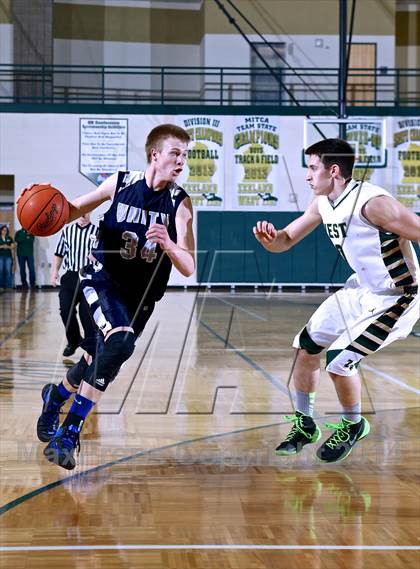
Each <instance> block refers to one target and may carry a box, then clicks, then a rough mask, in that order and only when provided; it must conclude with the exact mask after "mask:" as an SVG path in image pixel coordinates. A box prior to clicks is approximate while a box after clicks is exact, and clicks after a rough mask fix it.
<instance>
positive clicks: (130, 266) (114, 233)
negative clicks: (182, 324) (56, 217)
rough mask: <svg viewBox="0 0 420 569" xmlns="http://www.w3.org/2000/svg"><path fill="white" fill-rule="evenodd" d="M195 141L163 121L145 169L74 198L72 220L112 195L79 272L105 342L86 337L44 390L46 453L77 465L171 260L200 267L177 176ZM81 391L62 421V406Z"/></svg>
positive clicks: (187, 270)
mask: <svg viewBox="0 0 420 569" xmlns="http://www.w3.org/2000/svg"><path fill="white" fill-rule="evenodd" d="M189 141H190V137H189V135H188V133H187V132H186V131H185V130H183V129H182V128H180V127H178V126H175V125H172V124H163V125H160V126H157V127H156V128H154V129H153V130H152V131H151V132H150V133H149V135H148V137H147V140H146V154H147V167H146V170H145V172H138V171H131V172H117V173H115V174H113V175H112V176H110V177H109V178H108V179H107V180H105V181H104V182H103V183H102V184H101V185H100V186H99V187H98V189H97V190H95V191H94V192H91V193H88V194H85V195H83V196H80V197H79V198H77V199H75V200H74V201H73V202H71V204H70V219H69V222H70V221H72V220H74V219H77V218H78V217H80V216H81V215H84V214H86V213H87V212H90V211H92V210H93V209H95V208H96V207H98V206H99V205H101V204H102V203H104V202H106V201H111V206H110V208H109V210H108V211H107V212H106V213H105V215H104V218H103V219H102V221H101V222H100V224H99V229H98V234H97V238H96V242H95V244H94V246H93V248H92V255H93V264H92V265H89V266H87V267H85V268H84V269H82V271H81V277H80V278H81V287H82V289H83V293H84V295H85V297H86V300H87V302H88V304H89V306H90V309H91V312H92V315H93V318H94V320H95V322H96V324H97V327H98V329H99V330H100V337H101V338H102V341H101V342H100V343H99V347H97V345H95V341H92V342H91V343H90V345H89V342H87V343H85V349H86V353H85V355H84V356H83V357H82V358H81V360H80V361H79V362H78V363H77V364H76V365H75V366H73V367H72V368H71V369H70V370H69V371H68V373H67V376H66V377H65V379H64V380H63V381H62V382H61V383H60V384H59V385H54V384H48V385H46V386H44V388H43V391H42V399H43V403H44V404H43V409H42V414H41V416H40V417H39V420H38V427H37V433H38V438H39V439H40V440H41V441H44V442H49V444H48V445H47V447H46V448H45V450H44V455H45V456H46V458H47V459H48V460H49V461H50V462H53V463H55V464H58V465H60V466H62V467H63V468H66V469H68V470H71V469H73V468H74V467H75V465H76V462H75V458H74V450H75V449H76V447H79V435H80V432H81V430H82V427H83V424H84V423H85V420H86V417H87V415H88V414H89V412H90V411H91V410H92V408H93V407H94V405H95V404H96V403H97V402H98V401H99V399H100V398H101V396H102V395H103V393H104V392H105V390H106V389H107V387H108V385H109V383H110V382H111V381H113V380H114V379H115V377H116V375H117V374H118V371H119V369H120V367H121V365H122V364H123V363H124V362H125V361H126V360H127V359H128V358H129V357H130V356H131V355H132V353H133V351H134V347H135V340H136V338H137V337H138V336H139V334H141V332H142V331H143V329H144V327H145V325H146V323H147V321H148V320H149V318H150V316H151V314H152V312H153V309H154V306H155V303H156V302H157V301H158V300H160V299H161V298H162V296H163V294H164V292H165V290H166V286H167V283H168V280H169V275H170V272H171V268H172V266H175V267H176V268H177V269H178V271H179V272H180V273H181V274H183V275H184V276H191V275H192V273H193V272H194V270H195V253H194V249H195V244H194V235H193V231H192V220H193V213H192V204H191V200H190V198H189V197H188V195H187V194H186V192H185V191H184V190H183V189H182V188H181V187H179V186H178V185H177V184H176V182H175V180H176V179H177V177H178V176H179V175H180V174H181V172H182V170H183V167H184V164H185V160H186V156H187V146H188V143H189ZM74 393H76V395H75V398H74V401H73V403H72V405H71V407H70V411H69V413H68V415H67V417H66V418H65V420H64V422H63V424H62V425H61V426H60V427H59V412H60V409H61V407H62V406H63V404H64V402H65V401H66V400H67V399H69V398H70V397H71V396H72V395H73V394H74Z"/></svg>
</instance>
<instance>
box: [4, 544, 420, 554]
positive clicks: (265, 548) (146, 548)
mask: <svg viewBox="0 0 420 569" xmlns="http://www.w3.org/2000/svg"><path fill="white" fill-rule="evenodd" d="M167 549H170V550H195V551H196V550H199V551H203V550H222V551H223V550H244V549H245V550H248V551H253V550H256V551H261V550H263V551H302V550H304V551H319V550H323V551H326V550H334V551H420V546H417V545H265V544H255V545H252V544H242V543H237V544H235V543H233V544H230V543H229V544H223V543H222V544H191V545H188V544H182V545H176V544H174V545H171V544H138V545H135V544H133V545H131V544H130V545H124V544H119V545H49V546H48V545H30V546H24V545H21V546H1V547H0V551H1V552H4V553H7V552H18V551H69V550H71V551H120V550H124V551H129V550H132V551H133V550H134V551H150V550H155V551H162V550H167Z"/></svg>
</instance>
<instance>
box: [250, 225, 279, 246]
mask: <svg viewBox="0 0 420 569" xmlns="http://www.w3.org/2000/svg"><path fill="white" fill-rule="evenodd" d="M253 231H254V235H255V239H256V240H257V241H259V242H260V243H261V245H270V244H271V243H273V241H274V240H275V238H276V237H277V230H276V228H275V227H274V225H273V224H272V223H269V222H268V221H257V225H255V226H254V227H253Z"/></svg>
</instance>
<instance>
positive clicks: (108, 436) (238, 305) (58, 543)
mask: <svg viewBox="0 0 420 569" xmlns="http://www.w3.org/2000/svg"><path fill="white" fill-rule="evenodd" d="M323 298H324V296H321V295H311V294H306V295H303V294H281V295H279V294H275V295H272V296H267V295H264V294H250V295H244V294H225V295H222V294H216V293H209V294H207V295H204V294H201V295H198V296H197V295H196V293H193V292H169V293H167V295H166V296H165V298H164V299H163V300H162V301H161V302H160V303H159V305H158V308H157V310H156V311H155V314H154V315H153V317H152V319H151V321H150V322H149V324H148V326H147V328H146V331H145V333H144V334H143V336H142V338H141V339H140V340H139V342H138V344H137V348H136V352H135V355H134V356H133V357H132V359H131V360H130V361H129V362H127V364H126V365H125V366H124V368H123V370H122V372H121V375H120V377H119V378H118V380H117V381H115V382H114V383H113V384H112V385H111V387H110V388H109V390H108V391H107V393H106V395H105V396H104V398H103V400H102V401H101V403H100V404H99V406H98V408H97V410H96V413H95V414H94V415H92V416H91V417H90V418H89V420H88V422H87V424H86V428H85V430H84V432H83V435H82V441H81V442H82V449H81V453H80V455H79V457H78V461H79V465H78V467H77V468H76V470H74V471H73V472H68V471H65V470H62V469H60V468H59V467H56V466H54V465H52V464H50V463H48V462H47V461H46V460H45V459H44V457H43V455H42V450H43V447H44V445H43V444H42V443H40V442H38V440H37V438H36V433H35V425H36V420H37V417H38V415H39V412H40V409H41V397H40V391H41V388H42V386H43V385H44V384H45V383H47V382H51V381H58V380H59V379H60V377H62V376H63V374H64V373H65V371H66V368H67V366H69V365H71V363H72V361H73V362H74V361H76V357H79V356H80V355H81V354H79V353H76V354H75V356H74V357H73V358H70V360H64V361H63V359H62V357H61V352H62V350H63V347H64V345H65V337H64V333H63V326H62V324H61V321H60V318H59V314H58V296H57V293H56V292H35V293H24V292H8V293H4V294H3V295H1V296H0V411H1V413H0V426H1V433H2V435H1V442H0V457H1V497H2V499H1V505H2V507H0V567H2V568H3V567H4V568H9V567H10V568H12V567H13V568H16V569H18V568H28V569H34V568H43V569H45V568H47V567H48V568H49V567H54V568H59V569H67V568H83V569H86V568H101V569H102V568H111V567H112V568H120V567H121V568H132V567H133V568H134V567H136V568H137V567H146V568H165V569H166V568H177V569H178V568H180V569H189V568H203V569H208V568H212V569H216V568H217V569H225V568H226V569H230V568H232V569H236V568H237V569H248V568H249V569H251V568H253V569H263V568H276V569H278V568H285V569H295V568H296V569H297V568H299V569H302V568H304V569H311V568H314V569H318V568H326V569H330V568H331V569H334V568H343V569H344V568H351V569H362V568H363V569H370V568H372V569H373V568H375V569H376V568H377V567H381V569H388V568H389V569H396V568H400V567H401V568H403V567H404V568H418V567H419V564H420V547H419V545H420V544H419V533H420V532H419V529H420V523H419V509H420V495H419V485H418V482H419V465H420V445H419V395H420V389H419V381H418V380H419V375H420V374H419V371H420V361H419V342H420V340H419V338H416V337H414V336H410V337H408V338H407V339H406V340H404V341H402V342H397V343H395V344H393V345H392V346H390V347H389V348H387V349H385V350H384V351H383V352H380V353H378V354H376V355H374V356H373V357H370V358H369V359H368V361H366V364H365V365H364V366H363V368H362V373H363V382H364V384H363V412H364V414H365V415H366V416H367V417H368V419H369V421H370V422H371V426H372V431H371V434H370V436H369V437H368V438H367V439H366V440H365V441H363V442H362V443H360V444H359V445H358V446H357V447H356V448H355V449H354V451H353V453H352V454H351V456H350V457H349V458H348V459H347V460H346V461H344V462H343V463H340V464H336V465H324V464H321V463H320V462H317V460H316V459H315V457H314V451H315V449H316V446H317V445H313V446H311V447H309V448H308V447H307V448H305V450H304V451H303V452H302V453H301V454H299V455H298V456H297V457H294V458H291V459H286V458H281V457H276V456H275V455H274V453H273V450H274V448H275V447H276V445H277V444H278V443H279V441H280V440H281V439H282V438H283V437H284V436H285V434H286V433H287V432H288V431H289V429H290V425H288V424H286V423H285V422H284V415H285V414H288V413H290V412H291V411H292V406H291V403H290V399H289V395H288V391H287V379H288V377H289V373H290V369H291V365H292V356H293V354H292V350H291V349H290V347H289V346H290V343H291V340H292V337H293V336H294V334H295V332H296V331H297V330H298V329H299V328H300V327H301V326H302V325H303V324H304V323H305V321H306V319H307V318H308V316H309V315H310V314H311V313H312V312H313V310H314V309H315V307H316V306H317V305H318V304H319V303H320V302H321V301H322V299H323ZM316 412H317V417H318V419H319V423H320V424H321V425H322V423H323V422H325V421H331V420H333V421H334V420H335V419H338V417H339V407H338V405H337V402H336V398H335V394H334V391H333V387H332V384H331V383H330V381H329V379H328V377H327V375H326V374H325V373H323V376H322V381H321V386H320V391H319V394H318V397H317V406H316ZM326 436H328V432H327V431H326V430H325V429H323V437H326Z"/></svg>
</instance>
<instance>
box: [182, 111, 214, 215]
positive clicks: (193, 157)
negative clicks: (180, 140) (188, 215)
mask: <svg viewBox="0 0 420 569" xmlns="http://www.w3.org/2000/svg"><path fill="white" fill-rule="evenodd" d="M224 121H225V117H214V116H203V115H200V116H181V117H177V124H178V125H179V126H182V128H184V129H185V130H186V131H187V132H188V134H189V135H190V137H191V142H190V144H189V147H188V159H187V164H186V168H185V174H184V175H183V176H182V179H183V180H185V181H182V183H181V185H182V187H183V188H184V190H185V191H186V192H187V193H188V195H189V196H190V198H191V201H192V204H193V206H194V207H196V208H199V209H210V208H212V209H219V210H220V209H222V208H223V207H224V205H225V204H224V171H225V159H224V151H223V141H224Z"/></svg>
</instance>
